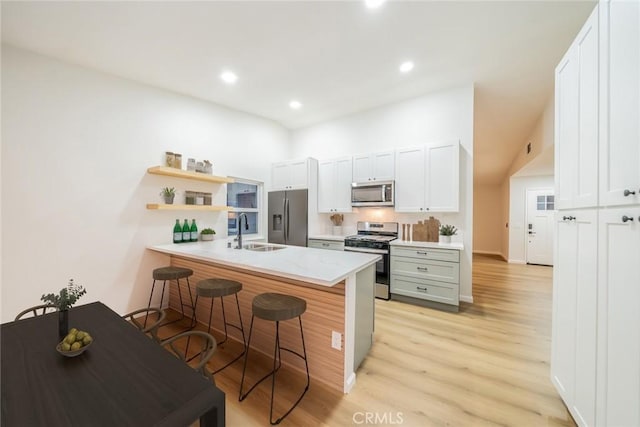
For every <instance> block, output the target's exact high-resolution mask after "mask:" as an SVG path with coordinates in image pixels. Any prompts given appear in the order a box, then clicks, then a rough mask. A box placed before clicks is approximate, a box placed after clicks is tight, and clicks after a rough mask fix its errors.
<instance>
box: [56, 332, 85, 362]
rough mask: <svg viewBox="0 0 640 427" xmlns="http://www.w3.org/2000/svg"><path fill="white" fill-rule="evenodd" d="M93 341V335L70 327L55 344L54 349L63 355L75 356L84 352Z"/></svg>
mask: <svg viewBox="0 0 640 427" xmlns="http://www.w3.org/2000/svg"><path fill="white" fill-rule="evenodd" d="M91 343H93V337H91V335H89V333H88V332H85V331H81V330H79V329H76V328H71V330H70V331H69V333H68V334H67V336H66V337H64V339H63V340H62V341H60V342H59V343H58V345H57V346H56V350H58V353H60V354H61V355H63V356H66V357H75V356H78V355H80V354H82V353H84V352H85V351H86V350H87V349H88V348H89V347H90V346H91Z"/></svg>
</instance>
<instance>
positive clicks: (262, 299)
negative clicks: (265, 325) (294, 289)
mask: <svg viewBox="0 0 640 427" xmlns="http://www.w3.org/2000/svg"><path fill="white" fill-rule="evenodd" d="M252 310H253V315H254V316H256V317H259V318H261V319H264V320H271V321H274V322H277V321H280V320H289V319H293V318H295V317H298V316H300V315H301V314H302V313H304V312H305V311H306V310H307V302H306V301H305V300H303V299H302V298H298V297H294V296H292V295H285V294H276V293H270V292H269V293H264V294H260V295H256V296H255V298H253V303H252Z"/></svg>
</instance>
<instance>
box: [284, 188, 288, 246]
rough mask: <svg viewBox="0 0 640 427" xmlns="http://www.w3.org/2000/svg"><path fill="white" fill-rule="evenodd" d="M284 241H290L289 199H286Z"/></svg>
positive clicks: (286, 242)
mask: <svg viewBox="0 0 640 427" xmlns="http://www.w3.org/2000/svg"><path fill="white" fill-rule="evenodd" d="M284 217H285V220H284V224H285V225H284V243H285V245H286V244H288V243H289V199H287V198H285V199H284Z"/></svg>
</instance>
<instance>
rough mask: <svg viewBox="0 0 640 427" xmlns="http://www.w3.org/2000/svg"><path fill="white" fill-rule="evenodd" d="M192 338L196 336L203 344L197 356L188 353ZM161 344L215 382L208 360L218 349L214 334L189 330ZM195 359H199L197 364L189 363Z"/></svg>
mask: <svg viewBox="0 0 640 427" xmlns="http://www.w3.org/2000/svg"><path fill="white" fill-rule="evenodd" d="M192 338H195V340H194V341H200V344H201V346H200V352H199V353H198V354H196V356H195V357H194V356H192V357H189V354H188V350H189V343H190V341H191V339H192ZM160 344H161V345H162V346H163V347H164V348H166V349H167V350H169V351H170V352H171V353H173V354H174V355H175V356H176V357H178V358H179V359H180V360H182V361H183V362H185V363H186V364H187V365H189V366H191V367H192V368H193V369H194V370H196V371H197V372H200V373H201V374H202V375H203V376H204V377H205V378H207V379H209V380H211V381H213V383H214V384H215V379H214V378H213V375H212V374H211V372H209V370H208V369H207V362H209V360H210V359H211V357H212V356H213V353H215V351H216V340H215V338H213V335H211V334H208V333H206V332H202V331H187V332H182V333H181V334H178V335H175V336H173V337H171V338H168V339H166V340H164V341H162V342H161V343H160ZM194 359H197V363H196V364H195V365H192V364H189V361H190V360H194Z"/></svg>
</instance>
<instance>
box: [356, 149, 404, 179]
mask: <svg viewBox="0 0 640 427" xmlns="http://www.w3.org/2000/svg"><path fill="white" fill-rule="evenodd" d="M394 168H395V162H394V152H393V151H381V152H379V153H369V154H361V155H357V156H353V182H367V181H393V180H394V179H395V170H394Z"/></svg>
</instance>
